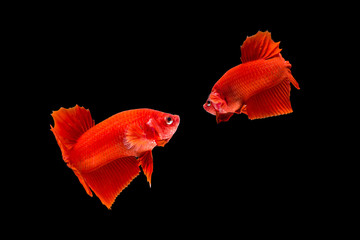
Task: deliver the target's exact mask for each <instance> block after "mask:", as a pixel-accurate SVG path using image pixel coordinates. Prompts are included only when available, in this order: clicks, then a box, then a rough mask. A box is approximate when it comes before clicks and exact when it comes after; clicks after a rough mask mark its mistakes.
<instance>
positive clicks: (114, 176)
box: [81, 157, 140, 209]
mask: <svg viewBox="0 0 360 240" xmlns="http://www.w3.org/2000/svg"><path fill="white" fill-rule="evenodd" d="M139 172H140V168H139V165H138V161H137V160H136V158H135V157H124V158H119V159H117V160H114V161H112V162H110V163H109V164H107V165H105V166H102V167H100V168H98V169H97V170H95V171H93V172H90V173H81V176H82V177H83V178H84V180H85V181H86V183H87V184H88V185H89V186H90V188H91V190H92V191H93V192H94V193H95V194H96V196H98V198H99V199H100V201H101V202H102V203H103V204H104V205H105V206H106V207H107V208H108V209H110V208H111V206H112V204H113V203H114V201H115V199H116V197H117V196H118V195H119V194H120V193H121V191H122V190H124V188H125V187H127V186H128V185H129V184H130V182H131V181H132V180H133V179H134V178H135V177H136V176H137V175H139Z"/></svg>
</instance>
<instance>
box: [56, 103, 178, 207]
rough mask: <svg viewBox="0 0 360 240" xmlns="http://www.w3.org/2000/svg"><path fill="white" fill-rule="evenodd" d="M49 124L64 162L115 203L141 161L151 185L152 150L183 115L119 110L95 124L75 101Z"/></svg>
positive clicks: (168, 136)
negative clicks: (52, 124) (73, 105)
mask: <svg viewBox="0 0 360 240" xmlns="http://www.w3.org/2000/svg"><path fill="white" fill-rule="evenodd" d="M52 117H53V118H54V122H55V127H52V126H50V127H51V131H52V132H53V133H54V135H55V138H56V140H57V143H58V144H59V147H60V149H61V152H62V156H63V159H64V161H65V163H66V164H67V165H68V167H69V168H71V169H72V170H73V171H74V173H75V175H76V176H77V177H78V178H79V181H80V183H81V184H82V185H83V187H84V188H85V190H86V192H87V194H89V195H90V196H92V192H91V190H92V191H93V192H94V193H95V194H96V195H97V196H98V197H99V199H100V200H101V202H102V203H103V204H104V205H105V206H106V207H107V208H109V209H110V208H111V205H112V204H113V203H114V201H115V198H116V197H117V195H119V194H120V192H121V191H122V190H123V189H124V188H125V187H126V186H127V185H129V184H130V182H131V181H132V180H133V179H134V178H135V177H136V176H137V175H138V174H139V172H140V168H139V167H140V166H141V167H142V169H143V172H144V174H145V175H146V177H147V181H148V182H149V184H150V186H151V174H152V172H153V158H152V152H151V151H152V149H153V148H154V147H155V146H164V145H165V144H166V143H167V142H168V141H169V140H170V139H171V137H172V136H173V135H174V133H175V132H176V130H177V127H178V126H179V123H180V117H179V116H177V115H171V114H168V113H163V112H159V111H156V110H152V109H136V110H129V111H124V112H120V113H118V114H115V115H113V116H112V117H110V118H108V119H106V120H104V121H103V122H100V123H99V124H97V125H95V122H94V120H92V118H91V115H90V111H89V110H87V109H85V108H83V107H79V106H78V105H76V106H75V107H73V108H69V109H65V108H60V110H58V111H55V112H53V114H52Z"/></svg>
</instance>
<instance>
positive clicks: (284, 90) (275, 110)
mask: <svg viewBox="0 0 360 240" xmlns="http://www.w3.org/2000/svg"><path fill="white" fill-rule="evenodd" d="M246 105H247V106H246V113H247V115H248V117H249V119H258V118H267V117H272V116H277V115H282V114H288V113H291V112H292V111H293V110H292V108H291V103H290V82H289V81H287V80H285V81H283V82H282V83H280V84H279V85H277V86H275V87H273V88H270V89H268V90H266V91H263V92H261V93H258V94H256V95H254V96H252V97H251V98H250V99H249V100H248V101H247V102H246Z"/></svg>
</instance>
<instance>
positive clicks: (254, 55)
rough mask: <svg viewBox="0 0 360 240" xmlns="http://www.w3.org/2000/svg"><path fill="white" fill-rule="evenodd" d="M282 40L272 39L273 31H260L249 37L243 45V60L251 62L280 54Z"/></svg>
mask: <svg viewBox="0 0 360 240" xmlns="http://www.w3.org/2000/svg"><path fill="white" fill-rule="evenodd" d="M279 44H280V42H274V41H273V40H272V39H271V33H270V32H268V31H266V32H261V31H258V32H257V33H256V34H255V35H253V36H251V37H247V38H246V40H245V41H244V43H243V45H242V46H241V48H240V49H241V62H243V63H245V62H250V61H254V60H258V59H269V58H273V57H277V56H279V53H280V52H281V49H280V48H279Z"/></svg>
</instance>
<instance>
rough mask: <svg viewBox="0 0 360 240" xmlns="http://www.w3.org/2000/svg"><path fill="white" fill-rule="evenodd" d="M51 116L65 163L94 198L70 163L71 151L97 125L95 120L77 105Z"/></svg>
mask: <svg viewBox="0 0 360 240" xmlns="http://www.w3.org/2000/svg"><path fill="white" fill-rule="evenodd" d="M51 115H52V117H53V118H54V127H53V126H51V125H50V130H51V131H52V132H53V133H54V135H55V139H56V141H57V143H58V145H59V147H60V150H61V153H62V157H63V159H64V161H65V163H66V164H67V165H68V166H69V167H70V168H71V169H72V170H73V171H74V173H75V175H76V176H77V177H78V178H79V181H80V183H81V184H82V185H83V187H84V188H85V191H86V193H87V194H88V195H90V196H92V192H91V190H90V188H89V186H88V185H87V184H86V182H85V180H84V178H83V177H82V176H81V174H80V172H79V171H78V170H77V169H75V168H73V167H72V166H71V164H70V162H69V151H70V150H71V149H72V147H73V146H74V145H75V144H76V142H77V140H78V139H79V137H80V136H81V135H82V134H83V133H84V132H86V131H87V130H88V129H90V128H92V127H93V126H94V125H95V122H94V120H93V119H92V118H91V114H90V111H89V110H87V109H85V108H83V107H79V106H78V105H76V106H75V107H73V108H69V109H66V108H60V109H59V110H58V111H54V112H53V113H52V114H51Z"/></svg>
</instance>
